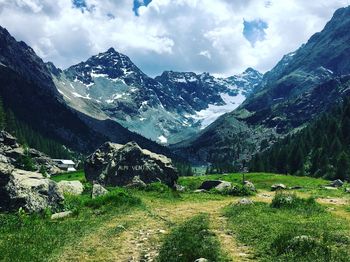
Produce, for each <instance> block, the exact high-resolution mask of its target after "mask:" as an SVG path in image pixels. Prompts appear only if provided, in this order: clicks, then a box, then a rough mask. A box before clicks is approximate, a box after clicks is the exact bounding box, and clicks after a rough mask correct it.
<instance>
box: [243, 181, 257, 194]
mask: <svg viewBox="0 0 350 262" xmlns="http://www.w3.org/2000/svg"><path fill="white" fill-rule="evenodd" d="M244 186H245V187H246V188H248V189H249V190H250V191H254V192H256V188H255V186H254V184H253V183H252V182H250V181H244Z"/></svg>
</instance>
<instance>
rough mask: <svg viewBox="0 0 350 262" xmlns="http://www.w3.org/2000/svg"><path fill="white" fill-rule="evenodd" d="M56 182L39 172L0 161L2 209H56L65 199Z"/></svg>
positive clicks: (33, 210) (35, 210) (0, 206)
mask: <svg viewBox="0 0 350 262" xmlns="http://www.w3.org/2000/svg"><path fill="white" fill-rule="evenodd" d="M63 199H64V198H63V195H62V194H61V193H60V192H59V190H58V187H57V184H56V182H54V181H52V180H50V179H47V178H44V177H43V176H42V175H41V174H39V173H34V172H29V171H24V170H20V169H16V168H14V167H13V166H11V165H9V164H4V163H0V211H16V210H18V209H19V208H23V209H24V210H26V211H28V212H39V211H43V210H45V209H47V208H51V209H53V210H55V209H56V208H58V207H59V205H60V203H61V202H62V201H63Z"/></svg>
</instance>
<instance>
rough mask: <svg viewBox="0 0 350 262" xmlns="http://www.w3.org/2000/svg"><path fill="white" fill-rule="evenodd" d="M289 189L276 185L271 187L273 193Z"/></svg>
mask: <svg viewBox="0 0 350 262" xmlns="http://www.w3.org/2000/svg"><path fill="white" fill-rule="evenodd" d="M286 188H287V187H286V186H285V185H283V184H274V185H272V186H271V191H276V190H284V189H286Z"/></svg>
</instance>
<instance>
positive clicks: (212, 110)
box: [193, 92, 246, 129]
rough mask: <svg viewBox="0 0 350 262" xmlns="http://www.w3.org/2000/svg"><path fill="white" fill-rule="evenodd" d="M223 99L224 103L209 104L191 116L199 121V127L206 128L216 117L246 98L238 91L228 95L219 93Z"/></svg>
mask: <svg viewBox="0 0 350 262" xmlns="http://www.w3.org/2000/svg"><path fill="white" fill-rule="evenodd" d="M220 95H221V98H222V99H223V100H224V102H225V105H220V106H218V105H212V104H211V105H209V106H208V108H206V109H204V110H201V111H199V112H197V113H196V115H194V116H193V118H194V119H196V120H198V121H200V122H201V129H204V128H206V127H207V126H209V125H210V124H211V123H213V122H214V121H215V120H216V119H218V117H220V116H221V115H223V114H226V113H229V112H231V111H233V110H235V109H236V108H237V107H238V106H239V105H241V104H242V103H243V102H244V100H245V99H246V97H245V95H243V94H242V92H240V93H239V94H238V95H237V96H230V95H228V94H225V93H222V94H220Z"/></svg>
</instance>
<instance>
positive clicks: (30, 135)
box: [0, 98, 73, 158]
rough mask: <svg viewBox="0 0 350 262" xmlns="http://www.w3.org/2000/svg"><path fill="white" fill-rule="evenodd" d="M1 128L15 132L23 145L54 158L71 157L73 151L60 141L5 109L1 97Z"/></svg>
mask: <svg viewBox="0 0 350 262" xmlns="http://www.w3.org/2000/svg"><path fill="white" fill-rule="evenodd" d="M0 129H1V130H3V129H5V130H6V131H8V132H9V133H11V134H13V135H14V136H15V137H16V138H17V139H18V141H19V142H20V143H21V144H22V145H27V146H29V147H31V148H35V149H37V150H39V151H41V152H43V153H45V154H47V155H49V156H50V157H53V158H71V157H72V155H73V152H71V151H69V150H68V149H67V148H66V147H64V146H63V145H61V144H60V143H58V142H56V141H54V140H51V139H48V138H45V137H44V136H42V135H40V134H39V133H38V132H36V131H35V130H33V129H32V128H30V127H29V126H28V125H26V124H25V123H23V122H21V121H20V120H18V118H17V117H16V116H15V114H14V113H13V111H12V110H10V109H5V108H4V106H3V102H2V99H1V98H0Z"/></svg>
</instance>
